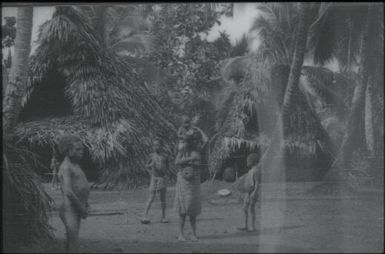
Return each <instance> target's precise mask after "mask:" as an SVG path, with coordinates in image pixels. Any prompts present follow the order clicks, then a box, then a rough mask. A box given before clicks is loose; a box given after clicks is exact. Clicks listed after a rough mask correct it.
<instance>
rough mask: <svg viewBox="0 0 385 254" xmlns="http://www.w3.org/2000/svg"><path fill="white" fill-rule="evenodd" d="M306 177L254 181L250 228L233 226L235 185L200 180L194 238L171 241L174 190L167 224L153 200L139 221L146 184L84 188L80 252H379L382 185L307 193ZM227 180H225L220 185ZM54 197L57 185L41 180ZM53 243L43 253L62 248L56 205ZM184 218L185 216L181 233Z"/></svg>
mask: <svg viewBox="0 0 385 254" xmlns="http://www.w3.org/2000/svg"><path fill="white" fill-rule="evenodd" d="M313 185H314V183H290V184H285V185H277V184H275V185H274V184H270V185H268V184H267V185H265V186H264V187H263V188H262V200H261V202H260V203H259V205H258V207H257V220H258V221H259V223H258V225H257V227H258V230H257V232H254V233H248V232H239V231H237V227H238V226H240V225H241V221H242V220H241V209H240V207H241V205H240V204H239V203H237V198H236V197H237V195H236V193H235V192H233V194H232V195H231V196H230V197H229V198H219V197H218V196H217V195H216V191H217V190H218V189H220V188H222V187H226V184H225V183H220V182H215V183H214V184H209V183H204V184H202V194H203V195H204V197H205V198H204V202H203V209H202V213H201V215H200V216H199V218H198V224H197V227H198V230H197V233H198V237H199V241H198V242H191V241H187V242H185V243H180V242H177V239H176V236H177V229H178V216H177V214H176V213H175V212H174V210H173V208H172V206H173V201H174V189H173V188H172V187H170V188H169V189H168V195H167V201H168V210H167V213H168V219H169V220H170V222H169V223H168V224H162V223H160V222H159V220H160V202H159V200H158V199H157V200H156V201H155V202H154V204H153V207H152V210H151V211H150V218H151V224H149V225H142V224H141V223H140V221H139V220H140V218H141V216H142V214H143V209H144V205H145V202H146V198H147V194H148V191H147V189H137V190H133V191H124V192H117V191H101V190H92V192H91V196H90V205H91V207H92V211H91V215H90V216H89V217H88V218H87V219H86V220H84V221H82V225H81V229H80V239H81V240H80V244H81V246H80V250H79V251H80V252H87V253H96V252H108V253H113V252H116V253H119V252H120V253H125V252H136V253H138V252H147V253H148V252H157V253H163V252H164V253H175V252H178V253H180V252H184V253H207V252H211V253H212V252H222V253H223V252H249V253H250V252H254V253H255V252H291V253H303V252H317V253H319V252H360V253H374V252H378V253H382V252H384V204H383V202H384V199H383V196H384V192H383V187H382V189H381V188H380V189H377V190H375V191H373V190H372V191H367V192H365V193H362V194H359V195H354V196H352V195H350V196H346V195H345V196H314V195H310V194H307V193H306V191H307V190H308V189H309V188H311V186H313ZM227 186H229V184H227ZM47 190H48V191H49V193H50V195H51V196H52V197H53V198H54V200H55V203H56V205H57V206H58V205H59V204H60V191H59V190H54V189H52V188H51V187H50V186H49V185H47ZM50 223H51V225H52V226H53V227H54V228H55V236H56V237H57V241H56V244H55V245H54V246H52V248H51V249H50V250H48V252H54V253H57V252H62V251H63V247H64V237H65V236H64V226H63V224H62V223H61V221H60V219H59V217H58V214H57V211H54V212H53V213H52V215H51V218H50ZM190 232H191V229H190V225H189V224H188V223H186V233H187V236H188V237H189V234H190Z"/></svg>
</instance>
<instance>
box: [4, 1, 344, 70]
mask: <svg viewBox="0 0 385 254" xmlns="http://www.w3.org/2000/svg"><path fill="white" fill-rule="evenodd" d="M257 5H258V3H235V4H234V12H233V17H226V16H222V17H221V18H220V20H219V21H220V23H221V24H220V25H218V24H215V25H214V26H213V28H212V29H211V30H210V31H209V33H208V34H207V35H205V36H206V39H207V40H208V41H213V40H215V39H216V38H218V37H219V32H222V31H225V32H227V33H228V34H229V36H230V41H231V43H233V44H234V43H235V42H236V41H238V40H239V39H241V38H242V36H243V35H244V34H248V32H249V30H250V28H251V26H252V24H253V21H254V20H255V18H256V17H258V15H259V14H260V13H259V11H258V10H257V9H256V7H257ZM33 11H34V15H33V28H32V42H31V46H32V49H31V54H32V53H33V52H34V50H35V48H36V47H37V45H36V39H37V35H38V28H39V26H40V25H41V24H43V23H44V22H45V21H46V20H48V19H50V18H51V17H52V14H53V12H54V7H41V6H39V7H35V8H34V10H33ZM6 16H17V8H14V7H3V8H2V17H6ZM4 23H5V20H4V18H3V20H2V24H4ZM258 45H259V42H258V40H257V39H254V40H252V41H250V45H249V48H250V49H251V50H255V49H257V48H258ZM12 53H13V52H12ZM6 55H7V54H5V52H4V54H3V56H4V57H6ZM305 64H309V65H312V63H311V62H305ZM325 67H326V68H329V69H331V70H333V71H337V70H338V65H337V63H336V61H332V62H331V63H329V64H328V65H327V66H325Z"/></svg>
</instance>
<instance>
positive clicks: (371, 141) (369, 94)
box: [365, 75, 376, 157]
mask: <svg viewBox="0 0 385 254" xmlns="http://www.w3.org/2000/svg"><path fill="white" fill-rule="evenodd" d="M373 85H374V76H373V75H371V76H370V77H369V79H368V85H367V88H366V95H365V96H366V97H365V140H366V147H367V150H368V153H369V156H370V157H373V156H374V153H375V140H376V138H375V133H374V126H373V125H374V122H373V120H374V119H373Z"/></svg>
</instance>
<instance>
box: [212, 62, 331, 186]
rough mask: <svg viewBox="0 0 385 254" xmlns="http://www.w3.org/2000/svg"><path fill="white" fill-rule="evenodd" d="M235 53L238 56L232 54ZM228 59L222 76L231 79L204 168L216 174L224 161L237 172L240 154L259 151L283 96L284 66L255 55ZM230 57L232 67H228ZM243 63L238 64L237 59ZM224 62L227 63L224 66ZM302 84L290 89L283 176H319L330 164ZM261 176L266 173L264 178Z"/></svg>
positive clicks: (242, 161) (328, 149) (323, 133)
mask: <svg viewBox="0 0 385 254" xmlns="http://www.w3.org/2000/svg"><path fill="white" fill-rule="evenodd" d="M238 58H239V57H238ZM238 58H236V59H234V60H231V59H230V60H229V62H230V63H229V62H227V63H225V67H226V68H229V70H224V71H223V74H224V75H223V76H224V79H225V80H227V82H228V81H230V82H232V84H231V85H230V87H232V88H230V89H228V91H226V92H225V93H226V94H228V97H226V101H224V102H223V104H225V105H226V106H225V107H223V109H224V110H221V111H220V112H219V116H218V117H219V118H222V119H223V120H222V121H220V125H219V126H217V134H216V135H215V136H214V138H213V139H212V140H211V144H210V169H211V170H212V174H213V175H214V174H215V175H216V177H217V178H221V175H222V174H223V170H224V169H225V168H226V167H228V166H229V165H238V168H237V169H236V170H237V171H238V175H241V174H243V173H245V172H246V167H245V161H246V156H247V155H248V154H249V153H251V152H256V153H258V154H260V155H262V154H263V151H265V149H266V148H267V147H268V146H269V144H270V141H271V137H272V135H273V131H274V130H275V126H276V125H277V120H278V119H277V117H278V115H279V112H280V107H281V104H282V100H283V95H284V91H285V88H286V84H287V79H288V75H289V71H290V68H289V67H288V66H284V65H278V66H273V65H271V64H270V63H269V62H267V61H263V60H261V59H263V58H262V57H260V56H259V55H249V56H245V57H243V58H248V59H247V61H246V60H245V59H238ZM231 61H234V64H235V65H237V66H235V68H236V69H238V70H241V71H237V70H235V71H234V69H233V68H232V67H231ZM240 61H241V62H243V63H241V65H243V68H239V65H240V64H239V63H238V62H240ZM229 66H230V67H229ZM305 94H306V93H305V91H303V89H300V90H298V93H296V94H294V98H293V104H292V106H291V109H290V110H289V112H290V117H289V122H288V123H283V126H284V133H285V137H284V142H283V144H284V147H285V151H286V152H285V153H284V162H285V168H286V172H285V175H286V180H289V181H301V180H304V181H312V180H319V179H321V178H322V176H323V175H324V174H325V172H326V171H327V170H328V168H329V167H330V165H331V163H332V158H333V149H332V143H331V142H330V139H329V137H328V134H327V133H326V131H325V130H324V128H323V127H322V125H321V121H320V120H319V119H318V116H317V113H316V112H315V111H314V109H313V108H312V107H311V106H310V105H309V101H308V100H307V97H306V96H305ZM266 179H267V180H268V179H269V178H266Z"/></svg>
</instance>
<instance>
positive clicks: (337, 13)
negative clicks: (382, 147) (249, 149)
mask: <svg viewBox="0 0 385 254" xmlns="http://www.w3.org/2000/svg"><path fill="white" fill-rule="evenodd" d="M381 11H382V8H377V9H376V8H375V7H374V4H361V5H353V6H351V7H349V11H346V7H345V6H337V5H336V4H333V3H326V4H325V3H323V4H321V8H320V13H319V18H318V19H317V20H316V22H314V24H313V26H312V35H313V36H312V37H311V38H312V40H311V47H312V48H313V53H314V59H315V61H316V62H318V63H323V62H325V61H328V60H330V59H331V58H332V57H336V58H337V59H338V61H339V63H340V65H341V66H342V67H343V70H345V71H346V70H351V67H352V65H353V64H354V63H357V61H358V60H360V62H359V67H360V73H359V83H358V84H357V85H356V86H355V90H354V96H353V98H352V102H351V105H352V106H351V110H350V113H349V115H348V117H347V123H346V128H347V130H346V132H345V136H344V138H343V142H342V144H341V148H340V149H341V151H340V155H339V157H338V158H337V163H336V165H337V164H338V165H339V166H340V167H342V168H345V167H348V166H349V162H350V158H351V156H350V155H351V153H352V150H353V145H352V142H353V137H354V136H359V135H356V134H357V131H358V130H357V126H359V122H360V121H363V119H361V115H362V114H361V112H362V111H363V106H364V105H365V118H366V121H365V129H366V143H367V147H368V151H369V154H372V155H373V153H374V152H375V151H374V145H373V144H374V140H375V139H376V138H375V137H374V136H375V131H374V126H373V119H372V117H373V116H372V115H373V107H372V97H373V96H372V89H373V81H374V76H376V75H377V72H378V71H376V70H377V67H378V66H377V65H381V62H378V61H377V62H376V59H379V58H381V56H382V58H383V46H382V44H383V39H381V33H382V34H383V31H382V30H381V27H383V13H382V15H381ZM362 17H364V18H365V19H366V21H364V22H362V21H363V18H362ZM346 31H347V32H346ZM338 42H339V43H338ZM341 42H342V43H341ZM368 48H370V50H368ZM378 85H380V86H381V85H382V84H379V83H378ZM365 93H366V96H365ZM365 97H366V98H365Z"/></svg>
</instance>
